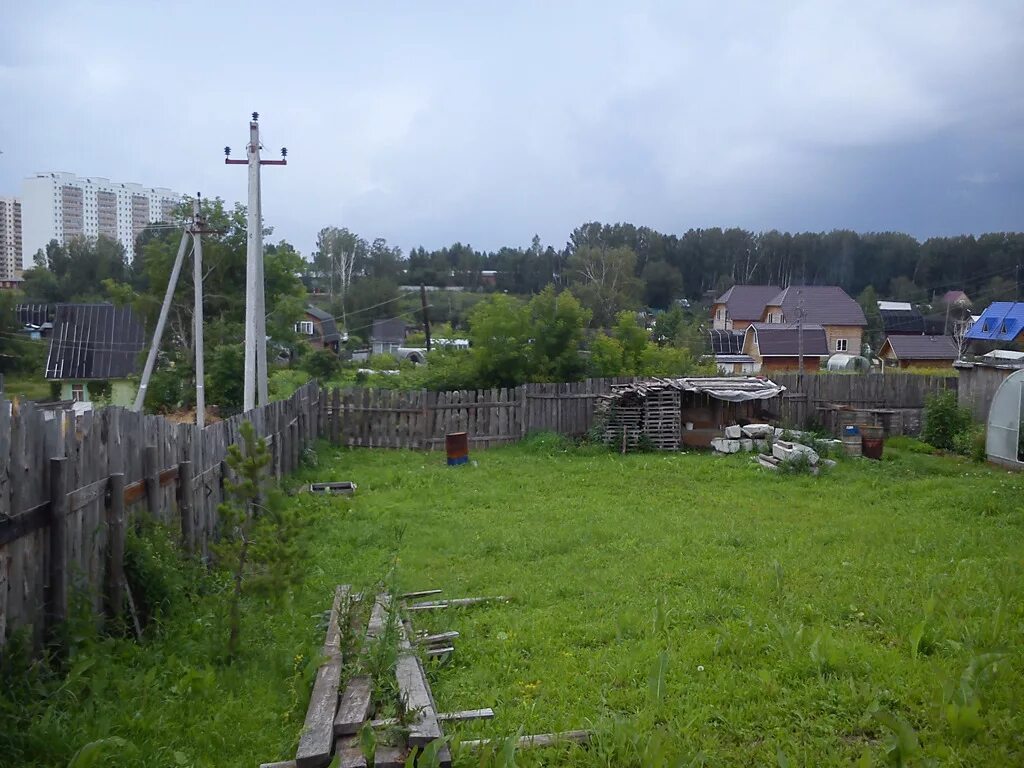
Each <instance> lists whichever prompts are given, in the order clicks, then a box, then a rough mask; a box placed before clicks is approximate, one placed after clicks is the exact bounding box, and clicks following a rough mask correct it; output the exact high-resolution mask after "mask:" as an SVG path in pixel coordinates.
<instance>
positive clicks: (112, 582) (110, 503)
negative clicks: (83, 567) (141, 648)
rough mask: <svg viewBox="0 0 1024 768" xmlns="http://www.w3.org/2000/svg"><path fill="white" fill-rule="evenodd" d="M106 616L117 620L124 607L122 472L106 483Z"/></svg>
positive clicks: (112, 476)
mask: <svg viewBox="0 0 1024 768" xmlns="http://www.w3.org/2000/svg"><path fill="white" fill-rule="evenodd" d="M106 501H107V504H106V507H107V508H106V519H107V568H106V582H107V583H106V588H105V589H104V593H105V594H106V596H107V615H108V616H109V617H110V618H111V619H117V618H119V617H120V615H121V608H122V606H123V605H124V472H115V473H114V474H112V475H111V476H110V479H109V480H108V481H107V499H106Z"/></svg>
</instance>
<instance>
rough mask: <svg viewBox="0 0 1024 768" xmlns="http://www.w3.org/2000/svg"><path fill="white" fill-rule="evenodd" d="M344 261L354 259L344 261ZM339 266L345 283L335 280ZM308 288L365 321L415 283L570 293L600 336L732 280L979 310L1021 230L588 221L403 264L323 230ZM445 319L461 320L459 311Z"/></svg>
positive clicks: (1014, 277)
mask: <svg viewBox="0 0 1024 768" xmlns="http://www.w3.org/2000/svg"><path fill="white" fill-rule="evenodd" d="M345 254H351V257H350V258H349V260H348V261H346V257H345ZM346 268H347V269H348V270H349V272H348V273H347V276H346V275H342V274H340V271H341V270H342V269H346ZM485 272H495V273H496V274H495V275H494V277H493V281H492V280H484V279H483V277H482V276H483V273H485ZM345 277H347V279H343V278H345ZM304 280H305V282H306V284H307V286H308V287H310V288H311V289H314V290H320V291H323V292H324V293H327V294H329V295H330V297H331V298H332V299H333V301H334V304H335V305H336V306H337V307H338V308H339V310H340V309H341V308H342V304H343V303H344V304H345V307H344V310H345V311H344V313H345V314H348V313H354V314H357V315H359V316H360V319H361V320H362V321H366V320H372V319H373V318H374V317H385V316H388V315H389V314H394V312H393V310H394V309H395V307H393V306H389V305H388V302H389V301H391V300H394V299H395V297H396V296H397V287H398V285H400V284H411V285H418V284H420V283H423V284H427V285H433V286H441V287H447V286H456V287H461V288H464V289H466V290H470V291H495V292H507V293H510V294H518V295H525V296H530V295H534V294H536V293H539V292H540V291H541V290H542V289H543V288H544V287H545V286H547V285H549V284H554V285H556V286H558V287H560V288H571V289H572V291H573V292H574V294H575V295H576V296H577V297H578V298H579V300H580V301H581V303H582V304H583V306H584V307H585V308H586V309H588V310H589V311H590V317H591V320H590V324H591V326H593V327H599V328H609V327H610V326H611V325H612V323H613V322H614V320H615V317H616V316H617V314H618V313H619V312H621V311H622V310H625V309H639V308H645V307H648V308H654V309H658V310H663V309H668V308H669V307H670V306H672V304H673V302H674V301H676V300H679V299H684V298H685V299H688V300H690V301H701V300H706V299H708V298H709V297H711V296H713V295H715V294H718V293H721V292H723V291H725V290H726V289H727V288H728V287H729V286H731V285H734V284H737V283H766V284H775V285H779V286H787V285H802V284H809V285H813V284H818V285H823V284H828V285H838V286H840V287H842V288H843V289H844V290H846V292H847V293H849V294H850V295H851V296H858V295H861V294H863V293H864V291H865V289H867V288H869V287H870V288H871V289H872V293H873V294H874V295H877V297H878V298H887V299H893V300H898V301H910V302H914V303H930V302H932V301H933V300H934V299H935V298H936V297H937V296H938V297H941V295H942V294H943V293H945V292H946V291H947V290H953V289H961V290H964V291H966V292H967V293H968V295H969V296H970V297H971V298H972V299H973V300H974V302H975V306H979V305H980V306H983V305H985V304H987V303H988V302H990V301H996V300H1014V299H1017V298H1020V296H1021V283H1022V281H1024V233H1010V232H1002V233H991V234H985V235H980V236H974V235H961V236H956V237H935V238H929V239H927V240H925V241H924V242H919V241H918V240H916V239H915V238H913V237H911V236H910V235H906V234H901V233H898V232H877V233H875V232H872V233H857V232H853V231H850V230H834V231H832V232H801V233H797V234H791V233H788V232H778V231H776V230H772V231H769V232H760V233H754V232H750V231H748V230H744V229H738V228H733V229H719V228H710V229H690V230H688V231H687V232H686V233H684V234H682V235H674V234H664V233H661V232H658V231H656V230H653V229H651V228H649V227H637V226H635V225H633V224H625V223H623V224H602V223H600V222H590V223H587V224H584V225H582V226H579V227H577V228H576V229H574V230H573V231H572V233H571V234H570V236H569V240H568V242H567V243H566V244H565V246H564V247H562V248H560V249H557V250H556V249H555V248H554V247H552V246H550V245H547V246H544V245H543V244H542V243H541V242H540V239H539V238H538V237H536V236H534V238H533V240H532V242H531V243H530V245H529V246H527V247H511V246H509V247H502V248H499V249H498V250H497V251H480V250H476V249H474V248H472V247H471V246H469V245H464V244H462V243H455V244H453V245H451V246H448V247H445V248H440V249H436V250H432V251H428V250H426V249H425V248H422V247H419V248H414V249H413V250H412V251H410V252H409V253H408V254H407V255H405V256H403V254H402V252H401V250H400V249H397V248H394V247H390V246H388V245H387V243H386V242H385V241H384V240H382V239H377V240H374V241H372V242H369V241H366V240H364V239H362V238H360V237H359V236H357V235H355V234H354V233H352V232H350V231H349V230H347V229H339V228H335V227H329V228H326V229H324V230H322V231H321V233H320V238H319V239H318V247H317V250H316V251H315V252H314V254H313V258H312V260H311V262H309V265H308V269H307V272H306V274H305V275H304ZM405 311H408V312H410V313H412V312H413V310H412V309H411V307H406V309H405ZM338 314H342V312H341V311H339V313H338ZM445 319H449V320H452V321H453V322H456V324H459V322H460V321H464V320H465V315H463V316H462V317H447V318H445Z"/></svg>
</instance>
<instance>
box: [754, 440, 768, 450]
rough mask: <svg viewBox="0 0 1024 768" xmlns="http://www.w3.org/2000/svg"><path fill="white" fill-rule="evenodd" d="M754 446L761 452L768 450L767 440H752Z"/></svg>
mask: <svg viewBox="0 0 1024 768" xmlns="http://www.w3.org/2000/svg"><path fill="white" fill-rule="evenodd" d="M754 448H756V449H757V450H758V451H760V452H761V453H764V452H765V451H767V450H768V441H767V440H755V441H754Z"/></svg>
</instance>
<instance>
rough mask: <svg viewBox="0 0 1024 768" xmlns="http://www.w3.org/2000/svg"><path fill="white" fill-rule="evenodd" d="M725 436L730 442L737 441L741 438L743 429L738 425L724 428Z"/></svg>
mask: <svg viewBox="0 0 1024 768" xmlns="http://www.w3.org/2000/svg"><path fill="white" fill-rule="evenodd" d="M725 436H726V437H727V438H728V439H730V440H739V439H740V438H741V437H743V428H742V427H740V426H738V425H735V424H734V425H733V426H731V427H726V428H725Z"/></svg>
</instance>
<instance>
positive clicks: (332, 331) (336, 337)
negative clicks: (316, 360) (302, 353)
mask: <svg viewBox="0 0 1024 768" xmlns="http://www.w3.org/2000/svg"><path fill="white" fill-rule="evenodd" d="M295 332H296V333H297V334H299V336H300V337H301V338H303V339H305V340H306V341H308V342H309V343H310V344H311V345H312V346H313V347H314V348H315V349H326V350H328V351H330V352H333V353H334V354H338V352H339V351H340V350H341V345H342V343H343V342H345V341H347V340H348V335H347V334H345V336H344V337H343V336H342V334H340V333H339V332H338V325H337V323H335V321H334V317H332V316H331V314H330V313H329V312H324V311H323V310H322V309H320V307H317V306H314V305H312V304H310V305H308V306H307V307H306V309H305V313H304V315H303V319H302V320H300V321H299V322H297V323H296V324H295Z"/></svg>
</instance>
